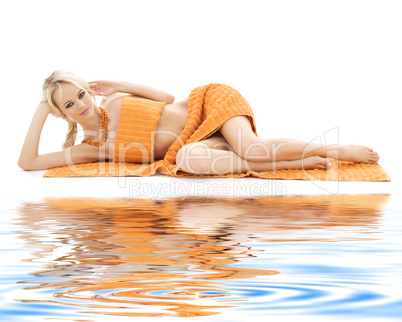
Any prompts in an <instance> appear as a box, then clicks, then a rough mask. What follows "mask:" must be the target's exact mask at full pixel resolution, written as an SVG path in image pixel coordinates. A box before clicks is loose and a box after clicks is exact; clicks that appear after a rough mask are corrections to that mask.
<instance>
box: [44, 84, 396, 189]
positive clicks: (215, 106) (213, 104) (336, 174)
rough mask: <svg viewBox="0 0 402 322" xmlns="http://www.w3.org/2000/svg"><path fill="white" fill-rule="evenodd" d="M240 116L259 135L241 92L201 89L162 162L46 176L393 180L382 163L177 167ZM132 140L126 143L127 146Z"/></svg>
mask: <svg viewBox="0 0 402 322" xmlns="http://www.w3.org/2000/svg"><path fill="white" fill-rule="evenodd" d="M158 113H159V110H158V107H155V110H154V112H153V115H154V116H155V118H154V120H155V119H156V118H157V117H156V116H158V115H159V114H158ZM128 114H129V113H128ZM128 114H126V116H125V117H124V115H125V114H123V118H127V117H128V116H127V115H128ZM131 115H135V114H131ZM236 115H246V116H248V118H249V120H250V123H251V127H252V130H253V132H254V133H255V134H256V135H257V129H256V125H255V121H254V114H253V112H252V110H251V108H250V106H249V104H248V103H247V101H246V100H245V99H244V98H243V97H242V96H241V94H240V93H239V92H237V91H236V90H235V89H233V88H232V87H230V86H227V85H222V84H209V85H205V86H200V87H197V88H195V89H193V90H192V91H191V94H190V97H189V107H188V116H187V123H186V125H185V127H184V129H183V131H182V132H181V133H180V135H179V137H178V138H177V139H176V141H175V142H174V143H173V144H172V145H171V146H170V147H169V149H168V151H167V153H166V155H165V157H164V158H163V159H162V160H155V161H154V162H151V163H140V162H138V159H137V161H136V162H94V163H86V164H79V165H74V166H64V167H57V168H53V169H50V170H49V171H47V172H46V173H45V175H44V177H95V176H151V175H153V174H155V173H156V172H161V173H163V174H165V175H168V176H173V177H232V178H240V177H246V176H253V177H258V178H262V179H300V180H325V181H332V180H336V181H338V180H339V181H390V178H389V176H388V175H387V173H386V172H385V171H384V170H383V169H382V167H381V166H380V165H378V164H362V163H353V162H343V161H340V162H333V166H332V167H331V168H330V169H329V170H328V171H326V170H318V169H317V170H277V171H265V172H255V171H248V172H247V173H240V174H226V175H194V174H191V173H187V172H184V171H182V170H181V169H180V168H179V167H178V166H177V165H176V155H177V152H178V151H179V149H180V148H181V147H182V146H184V145H187V144H190V143H193V142H198V141H201V140H203V139H206V138H208V137H209V136H211V135H212V134H214V133H215V132H216V131H217V130H218V129H219V128H220V127H221V126H222V125H223V123H225V122H226V121H227V120H228V119H230V118H231V117H233V116H236ZM128 118H129V117H128ZM122 121H123V122H125V124H129V122H128V123H127V119H126V120H125V121H124V120H123V119H122V118H121V119H120V120H119V122H122ZM133 122H134V121H133ZM152 124H153V125H152V126H155V127H156V124H155V123H154V122H153V123H152ZM152 126H150V127H149V129H151V128H152ZM119 128H120V126H119ZM149 129H148V130H149ZM148 130H147V131H148ZM134 133H135V131H134ZM144 133H145V132H144ZM146 133H148V132H146ZM128 135H129V134H128ZM257 136H258V135H257ZM117 137H119V132H118V133H117ZM126 139H127V138H126ZM132 139H133V140H134V141H135V140H136V138H134V137H133V138H132ZM137 139H138V136H137ZM129 141H130V138H128V139H127V140H126V141H125V142H126V143H127V142H129ZM150 149H152V144H151V145H150V146H148V148H147V152H150ZM150 155H151V154H149V156H150ZM152 156H153V151H152ZM119 159H120V156H119V154H117V155H116V154H115V160H119Z"/></svg>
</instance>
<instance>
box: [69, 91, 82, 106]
mask: <svg viewBox="0 0 402 322" xmlns="http://www.w3.org/2000/svg"><path fill="white" fill-rule="evenodd" d="M84 95H85V92H81V93H80V95H78V98H80V99H81V98H83V97H84ZM71 106H73V103H71V102H70V103H68V104H67V105H66V108H69V107H71Z"/></svg>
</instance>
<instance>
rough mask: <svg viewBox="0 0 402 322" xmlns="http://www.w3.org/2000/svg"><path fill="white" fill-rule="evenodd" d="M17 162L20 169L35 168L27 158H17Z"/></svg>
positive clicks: (29, 169) (28, 169)
mask: <svg viewBox="0 0 402 322" xmlns="http://www.w3.org/2000/svg"><path fill="white" fill-rule="evenodd" d="M17 164H18V166H19V167H20V168H21V169H22V170H25V171H31V170H35V169H34V167H33V163H32V162H31V161H29V160H23V159H19V160H18V162H17Z"/></svg>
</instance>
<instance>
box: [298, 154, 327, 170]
mask: <svg viewBox="0 0 402 322" xmlns="http://www.w3.org/2000/svg"><path fill="white" fill-rule="evenodd" d="M301 161H302V167H303V169H304V170H312V169H322V170H327V169H329V168H330V167H331V161H329V160H328V159H326V158H321V157H319V156H318V155H313V156H311V157H307V158H304V159H302V160H301Z"/></svg>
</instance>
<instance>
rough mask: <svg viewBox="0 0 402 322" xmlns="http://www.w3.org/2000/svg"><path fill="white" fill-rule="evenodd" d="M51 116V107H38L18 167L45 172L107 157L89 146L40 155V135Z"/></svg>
mask: <svg viewBox="0 0 402 322" xmlns="http://www.w3.org/2000/svg"><path fill="white" fill-rule="evenodd" d="M49 114H50V110H49V105H48V103H46V102H42V103H40V104H39V105H38V107H37V109H36V111H35V114H34V117H33V119H32V122H31V125H30V127H29V129H28V133H27V135H26V137H25V141H24V144H23V146H22V150H21V154H20V157H19V159H18V166H19V167H20V168H21V169H23V170H45V169H49V168H52V167H57V166H62V165H73V164H77V163H84V162H95V161H98V160H99V159H101V158H103V157H104V156H105V153H104V152H103V153H102V152H100V151H99V149H98V148H97V147H94V146H90V145H88V144H80V145H77V146H72V147H70V148H68V149H66V150H64V151H59V152H53V153H47V154H43V155H38V148H39V141H40V135H41V133H42V129H43V125H44V124H45V121H46V119H47V117H48V115H49Z"/></svg>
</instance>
